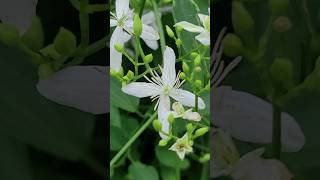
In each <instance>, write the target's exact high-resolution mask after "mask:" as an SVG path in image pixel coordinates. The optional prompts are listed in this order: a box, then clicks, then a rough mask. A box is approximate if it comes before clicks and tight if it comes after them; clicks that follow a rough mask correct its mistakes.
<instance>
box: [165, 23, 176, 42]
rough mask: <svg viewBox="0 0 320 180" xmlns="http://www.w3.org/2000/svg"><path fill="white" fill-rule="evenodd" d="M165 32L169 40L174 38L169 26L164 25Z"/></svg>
mask: <svg viewBox="0 0 320 180" xmlns="http://www.w3.org/2000/svg"><path fill="white" fill-rule="evenodd" d="M166 31H167V34H168V36H169V37H170V38H172V39H174V38H175V36H174V33H173V31H172V29H171V28H170V27H169V26H167V25H166Z"/></svg>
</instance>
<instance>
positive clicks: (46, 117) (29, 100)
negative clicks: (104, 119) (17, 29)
mask: <svg viewBox="0 0 320 180" xmlns="http://www.w3.org/2000/svg"><path fill="white" fill-rule="evenodd" d="M0 68H1V70H0V72H1V74H0V81H1V82H2V85H1V89H0V94H1V98H0V99H1V100H0V109H1V111H0V131H1V132H2V133H4V134H6V135H8V136H11V137H14V138H16V139H18V140H19V141H21V142H24V143H27V144H29V145H31V146H32V147H34V148H37V149H39V150H41V151H44V152H47V153H50V154H53V155H55V156H58V157H62V158H66V159H68V160H79V159H81V158H82V157H83V156H84V155H86V154H87V153H88V150H89V147H90V141H91V136H92V132H93V127H94V116H93V115H91V114H88V113H84V112H81V111H79V110H76V109H73V108H70V107H65V106H62V105H58V104H56V103H53V102H51V101H49V100H47V99H46V98H44V97H43V96H41V95H40V94H39V93H38V91H37V89H36V83H37V82H38V77H37V69H36V67H35V66H34V65H33V64H30V63H29V61H28V59H27V57H26V56H25V55H24V54H22V53H20V52H19V51H17V50H15V49H13V48H7V47H5V46H3V45H1V44H0Z"/></svg>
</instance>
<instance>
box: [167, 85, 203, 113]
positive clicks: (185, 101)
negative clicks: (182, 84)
mask: <svg viewBox="0 0 320 180" xmlns="http://www.w3.org/2000/svg"><path fill="white" fill-rule="evenodd" d="M170 96H171V97H172V98H173V99H175V100H176V101H178V102H180V103H181V104H182V105H184V106H188V107H195V95H194V94H193V93H191V92H189V91H186V90H183V89H173V90H172V91H171V93H170ZM198 107H199V109H204V108H205V107H206V105H205V103H204V101H203V100H202V98H200V97H198Z"/></svg>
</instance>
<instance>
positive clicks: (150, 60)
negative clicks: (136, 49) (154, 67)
mask: <svg viewBox="0 0 320 180" xmlns="http://www.w3.org/2000/svg"><path fill="white" fill-rule="evenodd" d="M152 60H153V55H152V54H148V55H146V56H145V57H144V59H143V61H144V62H145V63H148V64H149V63H151V62H152Z"/></svg>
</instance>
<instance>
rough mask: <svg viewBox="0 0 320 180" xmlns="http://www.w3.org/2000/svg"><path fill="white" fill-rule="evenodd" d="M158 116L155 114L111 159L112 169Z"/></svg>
mask: <svg viewBox="0 0 320 180" xmlns="http://www.w3.org/2000/svg"><path fill="white" fill-rule="evenodd" d="M156 116H157V113H156V112H155V113H154V114H153V115H152V116H151V117H150V118H149V119H148V120H147V121H146V122H145V123H144V124H143V125H142V126H141V128H140V129H138V131H137V132H136V133H135V134H134V135H133V136H132V137H131V138H130V139H129V141H128V142H127V143H126V144H125V145H124V146H123V147H122V148H121V149H120V151H119V152H118V153H117V154H116V155H115V156H114V157H113V158H112V159H111V161H110V169H111V168H112V167H113V165H114V164H115V163H116V162H117V161H118V160H119V158H120V157H121V156H122V155H123V154H124V153H125V152H126V151H127V150H128V148H129V147H130V146H131V145H132V143H133V142H135V140H137V138H138V137H139V136H140V135H141V134H142V133H143V131H144V130H146V128H147V127H148V126H149V125H150V124H151V123H152V121H153V120H154V119H155V117H156Z"/></svg>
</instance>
